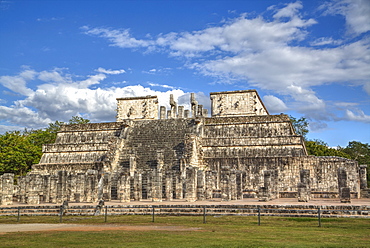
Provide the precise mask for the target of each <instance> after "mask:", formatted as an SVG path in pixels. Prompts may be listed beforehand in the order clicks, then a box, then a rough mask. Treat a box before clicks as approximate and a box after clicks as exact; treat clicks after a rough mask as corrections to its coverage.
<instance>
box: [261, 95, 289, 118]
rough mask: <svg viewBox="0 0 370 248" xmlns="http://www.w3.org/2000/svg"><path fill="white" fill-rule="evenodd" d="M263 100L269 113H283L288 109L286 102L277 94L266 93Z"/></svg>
mask: <svg viewBox="0 0 370 248" xmlns="http://www.w3.org/2000/svg"><path fill="white" fill-rule="evenodd" d="M263 102H264V104H265V106H266V108H267V110H268V111H269V113H270V114H271V113H282V112H285V111H287V110H288V107H287V106H286V105H285V103H284V102H283V101H282V100H281V99H280V98H277V97H276V96H272V95H266V96H264V97H263Z"/></svg>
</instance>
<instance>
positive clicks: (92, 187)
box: [85, 170, 98, 202]
mask: <svg viewBox="0 0 370 248" xmlns="http://www.w3.org/2000/svg"><path fill="white" fill-rule="evenodd" d="M97 190H98V171H96V170H88V171H87V173H86V183H85V197H86V202H96V201H97V200H98V191H97Z"/></svg>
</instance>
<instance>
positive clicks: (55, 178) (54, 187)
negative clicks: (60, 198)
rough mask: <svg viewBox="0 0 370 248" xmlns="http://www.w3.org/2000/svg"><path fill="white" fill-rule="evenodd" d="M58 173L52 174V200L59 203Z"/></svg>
mask: <svg viewBox="0 0 370 248" xmlns="http://www.w3.org/2000/svg"><path fill="white" fill-rule="evenodd" d="M57 185H58V175H56V174H53V175H50V202H51V203H57V188H58V187H57Z"/></svg>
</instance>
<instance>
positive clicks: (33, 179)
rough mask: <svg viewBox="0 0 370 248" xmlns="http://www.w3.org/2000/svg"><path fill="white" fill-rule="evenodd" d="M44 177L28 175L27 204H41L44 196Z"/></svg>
mask: <svg viewBox="0 0 370 248" xmlns="http://www.w3.org/2000/svg"><path fill="white" fill-rule="evenodd" d="M42 183H43V181H42V176H41V175H39V174H28V175H27V176H26V203H27V204H40V195H41V194H42V188H43V187H42V186H43V185H42Z"/></svg>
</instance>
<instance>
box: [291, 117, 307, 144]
mask: <svg viewBox="0 0 370 248" xmlns="http://www.w3.org/2000/svg"><path fill="white" fill-rule="evenodd" d="M289 118H290V121H291V122H292V125H293V128H294V131H295V132H296V134H298V135H301V136H302V137H303V138H304V139H305V140H306V135H307V133H308V121H307V119H306V118H305V117H301V118H299V119H297V118H295V117H293V116H291V115H290V116H289Z"/></svg>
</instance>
